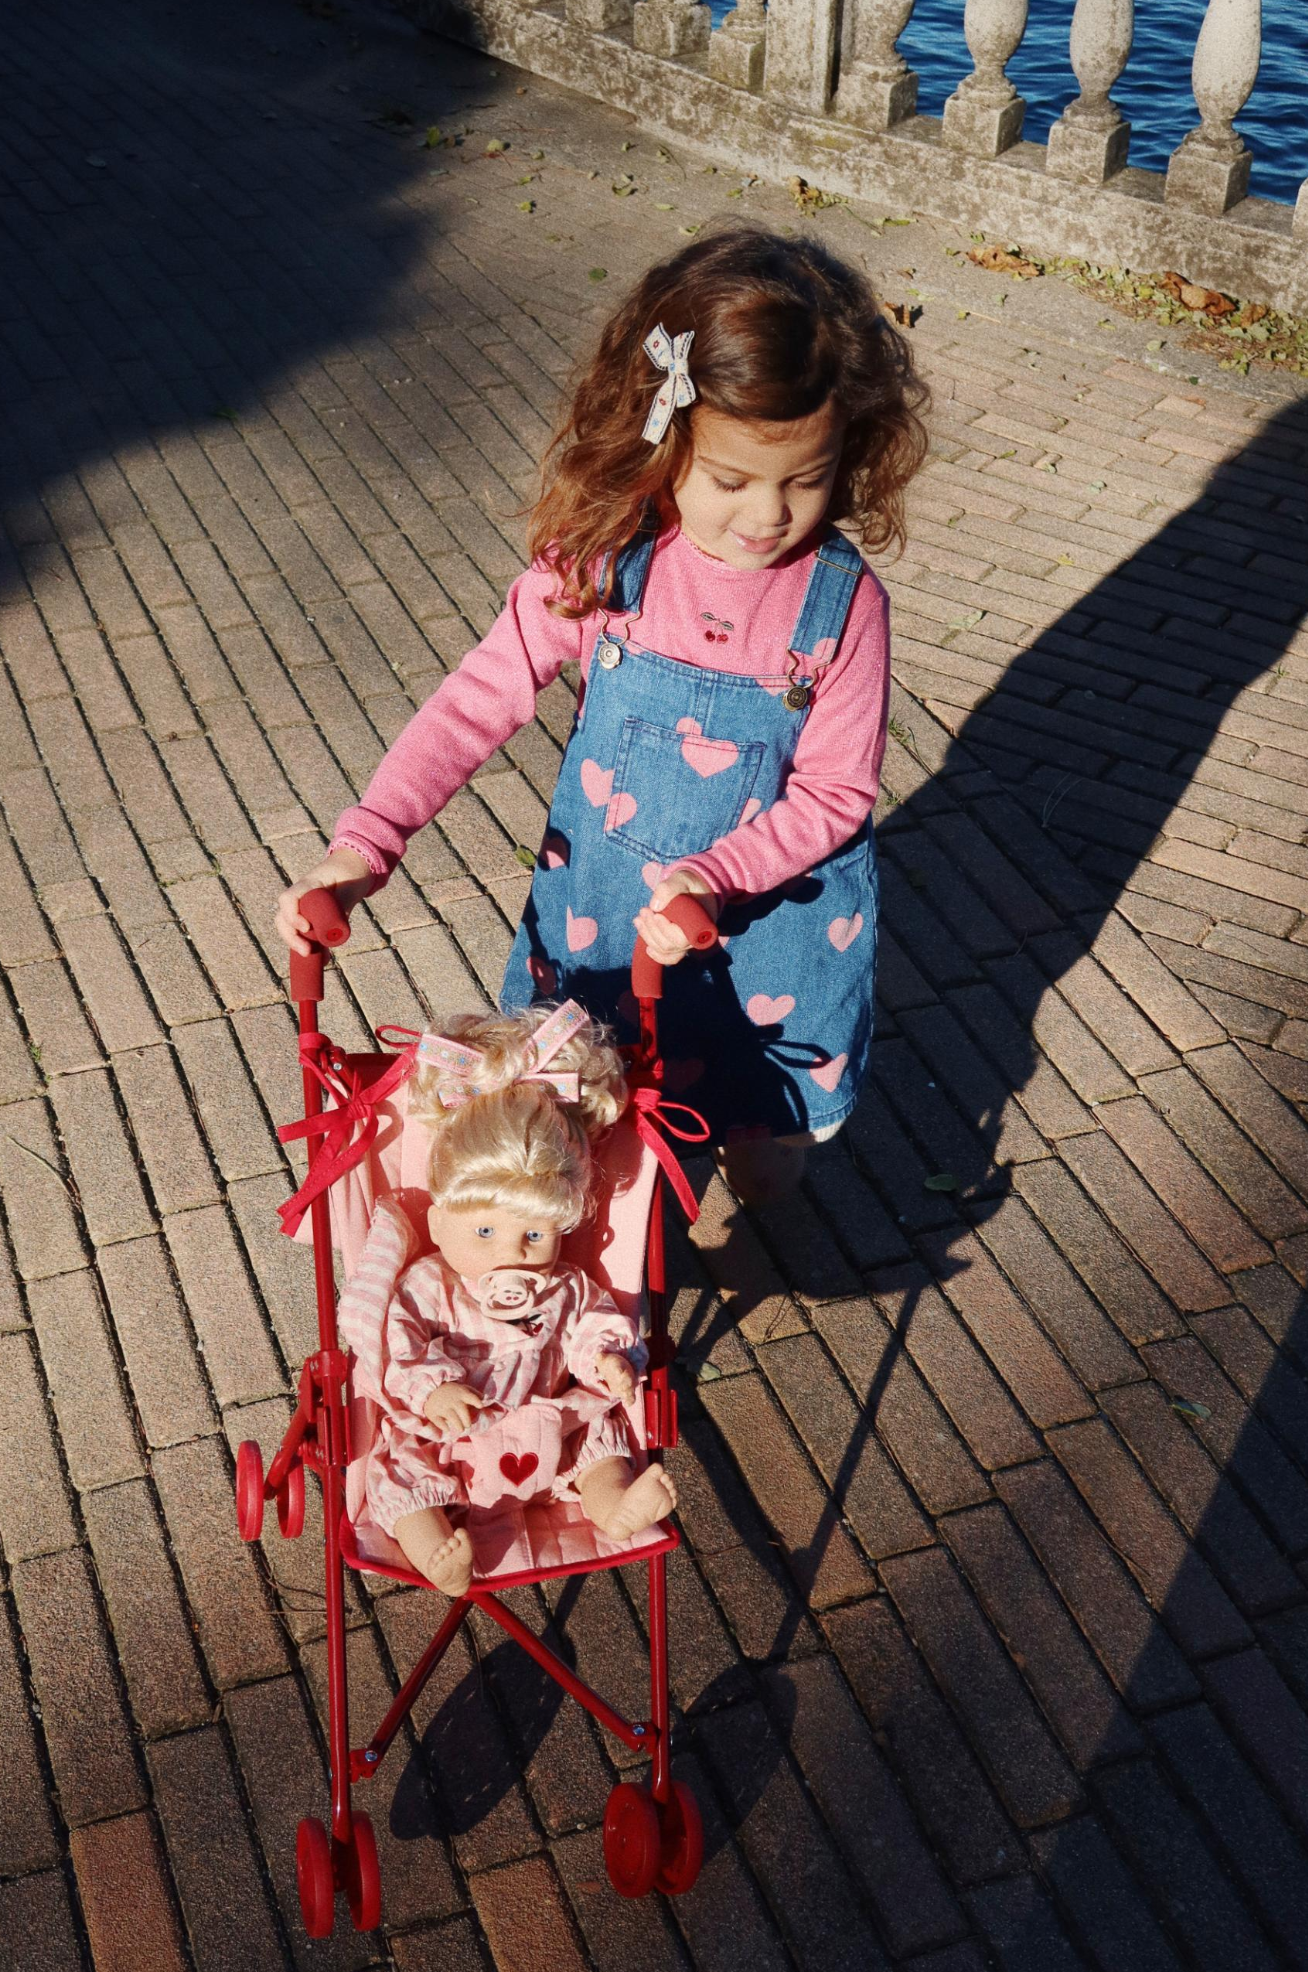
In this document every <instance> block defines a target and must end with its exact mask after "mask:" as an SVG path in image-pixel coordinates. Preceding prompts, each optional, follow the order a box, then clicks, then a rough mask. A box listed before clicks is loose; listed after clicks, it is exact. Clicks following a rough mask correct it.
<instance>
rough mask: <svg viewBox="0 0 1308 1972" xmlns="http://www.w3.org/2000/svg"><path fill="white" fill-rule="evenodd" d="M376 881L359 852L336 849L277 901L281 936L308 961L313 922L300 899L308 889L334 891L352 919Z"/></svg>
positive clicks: (286, 890) (284, 891)
mask: <svg viewBox="0 0 1308 1972" xmlns="http://www.w3.org/2000/svg"><path fill="white" fill-rule="evenodd" d="M374 881H375V878H374V876H373V873H372V871H371V870H370V869H369V867H368V865H367V864H366V863H365V862H364V860H363V857H362V856H361V855H360V854H359V852H358V850H357V849H333V850H332V853H331V855H330V856H324V857H323V859H322V861H321V863H315V865H314V867H313V868H312V869H311V870H310V871H309V872H308V874H307V876H302V877H301V878H300V879H299V881H298V883H292V884H291V885H290V886H289V887H288V888H287V889H285V890H283V892H282V894H281V896H280V897H279V898H278V899H277V933H278V936H279V937H281V938H284V939H285V941H286V943H287V944H288V945H289V946H290V948H291V950H292V951H293V952H298V953H299V954H300V957H301V958H302V959H307V958H308V956H309V954H310V952H311V951H312V949H313V948H312V946H311V945H310V944H309V941H308V938H307V937H306V936H305V933H306V932H307V931H308V930H309V921H308V919H307V918H302V917H301V916H300V910H299V905H300V899H301V897H303V895H304V893H305V891H306V890H331V891H333V892H334V893H335V896H336V901H337V903H338V904H339V905H340V907H341V909H342V910H343V911H344V912H345V914H346V916H347V917H348V916H349V914H350V912H351V911H352V910H353V909H354V907H355V905H356V904H357V903H359V902H360V901H361V900H362V899H363V898H364V897H366V896H367V895H368V892H369V891H370V890H371V889H372V886H373V883H374Z"/></svg>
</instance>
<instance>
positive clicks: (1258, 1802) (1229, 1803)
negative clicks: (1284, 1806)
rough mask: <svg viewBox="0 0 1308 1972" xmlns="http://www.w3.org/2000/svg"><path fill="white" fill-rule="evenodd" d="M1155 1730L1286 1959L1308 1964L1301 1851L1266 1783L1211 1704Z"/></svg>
mask: <svg viewBox="0 0 1308 1972" xmlns="http://www.w3.org/2000/svg"><path fill="white" fill-rule="evenodd" d="M1150 1731H1151V1734H1152V1736H1153V1738H1154V1740H1155V1741H1156V1742H1157V1744H1158V1745H1159V1746H1160V1747H1161V1748H1162V1751H1163V1754H1164V1757H1165V1758H1166V1760H1167V1764H1168V1767H1169V1768H1170V1770H1171V1774H1172V1777H1173V1779H1174V1781H1175V1782H1176V1783H1177V1784H1178V1786H1179V1787H1180V1788H1181V1790H1182V1791H1183V1793H1184V1794H1186V1795H1187V1796H1188V1798H1189V1800H1190V1804H1191V1806H1192V1807H1193V1808H1195V1809H1196V1810H1197V1811H1198V1813H1199V1815H1200V1816H1201V1817H1202V1819H1203V1821H1204V1823H1205V1828H1206V1833H1207V1836H1208V1840H1209V1841H1210V1842H1211V1843H1212V1844H1213V1845H1214V1847H1215V1848H1216V1849H1217V1851H1218V1853H1219V1855H1220V1854H1224V1857H1225V1860H1226V1861H1227V1863H1228V1865H1229V1866H1230V1867H1231V1868H1232V1869H1233V1871H1234V1873H1235V1875H1236V1877H1237V1878H1238V1880H1239V1881H1240V1882H1241V1883H1242V1884H1243V1886H1244V1889H1245V1891H1246V1894H1247V1895H1249V1896H1250V1897H1251V1898H1252V1899H1253V1903H1254V1907H1255V1909H1256V1911H1257V1913H1258V1915H1259V1916H1260V1917H1261V1919H1262V1921H1263V1923H1264V1924H1265V1925H1267V1927H1268V1928H1269V1929H1270V1930H1271V1932H1272V1934H1273V1936H1274V1937H1275V1939H1276V1941H1277V1944H1278V1945H1279V1947H1280V1949H1281V1951H1282V1953H1283V1954H1284V1956H1285V1959H1286V1961H1287V1963H1289V1964H1291V1965H1296V1966H1300V1965H1303V1964H1305V1963H1308V1943H1305V1939H1306V1937H1308V1927H1305V1923H1304V1918H1305V1903H1306V1902H1308V1888H1306V1886H1305V1878H1304V1871H1303V1851H1302V1849H1301V1848H1300V1846H1299V1844H1298V1842H1297V1841H1296V1840H1295V1838H1294V1835H1293V1834H1292V1832H1291V1830H1290V1829H1289V1828H1288V1826H1287V1825H1286V1822H1285V1819H1284V1817H1283V1816H1282V1815H1281V1814H1280V1813H1279V1812H1278V1810H1277V1808H1276V1805H1275V1803H1274V1802H1273V1801H1272V1799H1271V1798H1270V1796H1269V1795H1268V1793H1267V1791H1266V1789H1265V1788H1264V1787H1263V1786H1261V1785H1260V1783H1259V1781H1258V1780H1257V1779H1256V1777H1255V1776H1254V1774H1253V1773H1252V1772H1251V1771H1250V1769H1249V1768H1248V1766H1246V1764H1245V1762H1244V1761H1243V1760H1242V1759H1241V1758H1240V1755H1239V1754H1238V1753H1237V1752H1236V1750H1235V1748H1234V1746H1233V1745H1232V1744H1231V1742H1230V1740H1229V1739H1228V1737H1227V1736H1226V1734H1225V1733H1224V1732H1223V1730H1222V1728H1221V1726H1220V1725H1219V1724H1218V1722H1217V1720H1216V1719H1215V1718H1214V1716H1213V1714H1212V1712H1211V1711H1210V1710H1209V1708H1208V1707H1207V1706H1206V1705H1188V1706H1186V1707H1185V1708H1184V1709H1183V1710H1181V1711H1179V1712H1173V1713H1170V1714H1169V1715H1168V1716H1167V1717H1165V1718H1159V1719H1155V1720H1154V1721H1153V1724H1152V1726H1151V1728H1150Z"/></svg>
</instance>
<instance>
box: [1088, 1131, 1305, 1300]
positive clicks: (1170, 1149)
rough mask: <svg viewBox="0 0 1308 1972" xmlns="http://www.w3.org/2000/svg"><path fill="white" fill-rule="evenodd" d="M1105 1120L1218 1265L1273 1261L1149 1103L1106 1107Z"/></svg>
mask: <svg viewBox="0 0 1308 1972" xmlns="http://www.w3.org/2000/svg"><path fill="white" fill-rule="evenodd" d="M1099 1121H1100V1122H1101V1123H1102V1125H1103V1127H1104V1129H1105V1130H1107V1132H1108V1134H1109V1135H1110V1136H1111V1137H1112V1139H1113V1141H1114V1142H1115V1143H1116V1144H1117V1146H1118V1148H1119V1149H1120V1150H1122V1151H1124V1152H1125V1153H1126V1155H1127V1156H1128V1157H1129V1158H1130V1159H1131V1162H1132V1163H1133V1164H1134V1165H1135V1166H1136V1168H1137V1170H1139V1171H1140V1173H1141V1174H1142V1175H1143V1176H1144V1177H1146V1178H1147V1180H1148V1182H1149V1185H1150V1186H1151V1188H1152V1189H1153V1190H1154V1191H1155V1192H1157V1194H1158V1196H1159V1197H1160V1198H1161V1199H1162V1201H1163V1203H1164V1204H1165V1205H1166V1206H1167V1207H1168V1208H1169V1210H1170V1211H1171V1212H1172V1214H1173V1215H1174V1217H1175V1218H1177V1219H1178V1220H1179V1221H1180V1223H1181V1224H1182V1225H1183V1226H1184V1227H1185V1229H1186V1231H1187V1232H1188V1233H1189V1235H1190V1237H1191V1239H1193V1240H1194V1242H1195V1244H1196V1246H1198V1247H1199V1248H1200V1249H1201V1251H1203V1252H1204V1253H1206V1254H1207V1256H1208V1258H1209V1259H1210V1260H1211V1261H1212V1262H1213V1264H1214V1266H1216V1267H1220V1268H1222V1269H1224V1270H1225V1271H1228V1272H1229V1271H1230V1269H1231V1268H1232V1267H1240V1266H1246V1267H1247V1266H1255V1265H1256V1264H1257V1263H1258V1262H1259V1261H1260V1260H1265V1259H1266V1258H1267V1257H1268V1250H1267V1247H1266V1245H1265V1243H1264V1242H1263V1241H1262V1240H1261V1239H1259V1237H1258V1235H1257V1233H1256V1232H1255V1231H1254V1230H1253V1228H1252V1226H1250V1224H1249V1223H1248V1221H1247V1220H1246V1219H1245V1218H1244V1216H1243V1215H1242V1214H1241V1213H1240V1212H1238V1211H1237V1210H1236V1209H1235V1207H1234V1206H1233V1205H1232V1204H1231V1201H1230V1200H1229V1198H1227V1196H1226V1194H1225V1193H1224V1192H1223V1191H1222V1190H1220V1188H1219V1187H1218V1186H1217V1185H1215V1184H1214V1183H1213V1181H1212V1179H1211V1178H1210V1177H1209V1176H1208V1175H1207V1173H1206V1172H1205V1171H1204V1170H1203V1169H1202V1168H1201V1167H1200V1165H1198V1164H1197V1163H1196V1162H1195V1160H1194V1158H1193V1157H1191V1156H1190V1154H1189V1153H1188V1151H1186V1150H1185V1149H1183V1148H1182V1146H1181V1144H1180V1143H1178V1141H1177V1139H1176V1138H1175V1137H1174V1136H1173V1134H1172V1132H1171V1131H1170V1130H1169V1129H1168V1128H1167V1126H1166V1124H1165V1123H1164V1122H1163V1120H1162V1118H1161V1117H1160V1116H1159V1115H1158V1113H1157V1112H1156V1111H1155V1110H1153V1109H1152V1108H1150V1106H1149V1104H1148V1103H1147V1102H1145V1101H1143V1100H1142V1098H1140V1097H1139V1096H1131V1097H1128V1098H1127V1099H1126V1100H1125V1101H1124V1102H1110V1103H1105V1104H1104V1106H1103V1107H1102V1108H1101V1109H1100V1111H1099ZM1074 1168H1075V1166H1074Z"/></svg>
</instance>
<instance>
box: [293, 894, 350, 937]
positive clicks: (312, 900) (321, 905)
mask: <svg viewBox="0 0 1308 1972" xmlns="http://www.w3.org/2000/svg"><path fill="white" fill-rule="evenodd" d="M297 909H298V910H299V913H300V916H301V917H302V918H306V919H307V920H308V924H309V936H310V937H311V938H312V939H313V940H314V942H315V943H316V944H319V945H343V944H344V943H345V941H346V939H347V938H348V937H349V935H350V920H349V919H348V918H347V917H346V915H345V913H344V911H343V910H342V909H341V907H340V905H339V904H338V903H337V901H336V898H335V895H334V894H333V892H332V891H330V890H306V891H305V893H304V895H303V897H301V899H300V901H299V904H298V906H297Z"/></svg>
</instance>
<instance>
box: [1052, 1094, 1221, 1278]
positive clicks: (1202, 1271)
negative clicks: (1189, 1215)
mask: <svg viewBox="0 0 1308 1972" xmlns="http://www.w3.org/2000/svg"><path fill="white" fill-rule="evenodd" d="M1113 1107H1115V1105H1113V1104H1111V1103H1110V1104H1109V1105H1108V1108H1109V1109H1110V1110H1111V1109H1112V1108H1113ZM1062 1155H1063V1157H1064V1159H1065V1160H1066V1162H1067V1163H1068V1165H1069V1166H1070V1167H1071V1169H1072V1170H1073V1171H1074V1172H1075V1174H1076V1176H1077V1177H1078V1178H1079V1179H1080V1181H1081V1183H1082V1184H1083V1185H1084V1186H1085V1189H1086V1190H1087V1191H1088V1192H1089V1194H1090V1196H1091V1197H1092V1198H1093V1199H1094V1201H1095V1203H1096V1204H1097V1205H1098V1207H1099V1209H1100V1211H1101V1212H1103V1214H1104V1216H1105V1217H1106V1218H1107V1219H1109V1221H1110V1222H1111V1224H1112V1225H1113V1226H1114V1227H1115V1228H1116V1229H1117V1230H1118V1231H1119V1232H1120V1233H1121V1234H1122V1235H1123V1237H1124V1238H1125V1239H1126V1240H1127V1241H1128V1242H1129V1244H1130V1245H1131V1246H1132V1247H1133V1248H1134V1250H1135V1252H1136V1254H1137V1255H1138V1256H1139V1258H1140V1259H1141V1260H1143V1261H1144V1263H1145V1265H1146V1266H1147V1267H1148V1268H1149V1271H1150V1272H1151V1273H1152V1274H1153V1276H1154V1278H1155V1280H1157V1282H1158V1283H1159V1285H1160V1286H1161V1287H1162V1289H1163V1292H1164V1293H1165V1294H1166V1295H1167V1298H1168V1299H1169V1300H1170V1301H1171V1302H1172V1303H1173V1305H1174V1306H1175V1307H1177V1308H1179V1309H1184V1310H1185V1311H1186V1312H1195V1311H1197V1310H1200V1309H1203V1308H1218V1307H1221V1306H1222V1305H1223V1303H1224V1302H1225V1301H1226V1300H1227V1299H1228V1289H1227V1286H1226V1283H1225V1281H1223V1280H1222V1279H1221V1278H1220V1277H1219V1276H1218V1275H1217V1274H1216V1273H1214V1271H1213V1269H1212V1268H1211V1267H1210V1266H1209V1265H1208V1264H1207V1262H1206V1261H1205V1260H1204V1259H1203V1258H1202V1257H1201V1255H1200V1254H1199V1252H1198V1250H1197V1248H1196V1247H1195V1245H1194V1244H1193V1242H1192V1241H1191V1240H1189V1239H1188V1238H1187V1237H1186V1235H1185V1233H1184V1231H1183V1230H1182V1229H1181V1228H1180V1227H1178V1225H1177V1223H1176V1221H1175V1220H1174V1219H1173V1218H1171V1216H1170V1215H1169V1214H1168V1213H1167V1212H1165V1211H1164V1210H1163V1209H1162V1207H1161V1206H1160V1205H1159V1203H1158V1200H1157V1199H1156V1198H1155V1196H1154V1194H1153V1193H1152V1192H1151V1190H1150V1189H1149V1187H1148V1185H1147V1184H1145V1182H1144V1180H1143V1179H1142V1178H1140V1177H1139V1176H1137V1174H1136V1172H1135V1171H1134V1170H1133V1169H1132V1168H1131V1166H1130V1165H1129V1164H1128V1163H1127V1161H1126V1159H1125V1158H1124V1157H1123V1156H1122V1153H1121V1152H1120V1151H1119V1150H1118V1149H1117V1147H1116V1145H1115V1144H1113V1143H1111V1142H1110V1141H1109V1140H1108V1138H1107V1137H1105V1136H1102V1135H1099V1134H1095V1135H1093V1136H1084V1137H1073V1138H1072V1139H1071V1140H1070V1141H1069V1142H1068V1143H1067V1144H1065V1145H1064V1146H1063V1148H1062Z"/></svg>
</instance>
